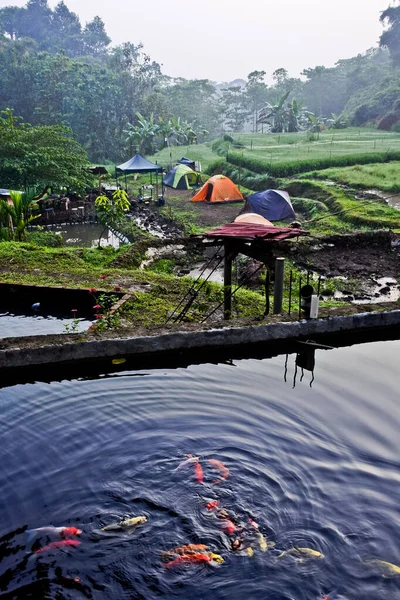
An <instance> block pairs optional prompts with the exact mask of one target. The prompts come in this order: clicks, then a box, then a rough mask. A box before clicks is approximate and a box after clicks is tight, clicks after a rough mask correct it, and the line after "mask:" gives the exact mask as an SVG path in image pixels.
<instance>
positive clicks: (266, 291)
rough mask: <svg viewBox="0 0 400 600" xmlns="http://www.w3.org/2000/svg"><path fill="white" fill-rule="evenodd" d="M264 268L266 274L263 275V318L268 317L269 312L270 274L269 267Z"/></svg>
mask: <svg viewBox="0 0 400 600" xmlns="http://www.w3.org/2000/svg"><path fill="white" fill-rule="evenodd" d="M265 266H266V267H267V272H266V274H265V313H264V317H266V316H267V315H269V311H270V305H269V286H270V274H269V266H268V265H265Z"/></svg>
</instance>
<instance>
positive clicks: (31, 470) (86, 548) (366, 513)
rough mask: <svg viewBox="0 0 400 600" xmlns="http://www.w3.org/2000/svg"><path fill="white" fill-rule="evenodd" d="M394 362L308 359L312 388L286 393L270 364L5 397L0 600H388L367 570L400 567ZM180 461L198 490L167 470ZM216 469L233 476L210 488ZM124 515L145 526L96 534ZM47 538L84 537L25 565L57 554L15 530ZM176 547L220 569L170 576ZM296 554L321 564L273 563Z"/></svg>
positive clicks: (387, 349)
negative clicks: (379, 564)
mask: <svg viewBox="0 0 400 600" xmlns="http://www.w3.org/2000/svg"><path fill="white" fill-rule="evenodd" d="M399 350H400V343H399V342H385V343H376V344H365V345H361V346H358V347H353V348H343V349H340V350H335V351H332V352H329V353H328V352H322V353H319V354H317V367H316V372H315V381H314V383H313V387H312V388H310V387H309V385H308V381H306V380H304V381H303V382H301V381H300V380H298V381H297V383H296V387H295V388H293V387H292V381H290V382H289V379H290V373H289V376H288V382H287V383H285V381H284V365H285V357H283V356H278V357H276V358H273V359H270V360H243V361H237V362H236V363H235V366H234V367H232V366H230V365H227V364H223V365H202V366H192V367H189V368H187V369H177V370H163V371H141V372H129V371H120V372H118V373H116V374H113V375H111V376H102V377H99V378H98V379H97V380H77V381H68V380H64V381H61V382H57V383H56V382H54V383H51V384H49V385H47V384H41V383H36V384H27V385H20V386H15V387H13V388H7V389H3V390H0V407H1V410H2V417H3V418H2V420H1V421H0V434H1V439H2V446H1V450H0V459H1V465H2V470H1V471H0V485H1V490H2V495H1V498H0V509H1V510H0V536H1V537H0V591H1V594H0V597H6V598H7V597H9V598H10V600H11V598H14V597H15V598H30V597H32V598H33V597H36V598H37V597H43V598H47V597H48V598H54V597H66V598H67V597H68V598H144V599H146V600H151V599H152V598H160V597H165V598H175V597H176V598H185V599H188V598H194V599H197V598H199V599H200V598H201V599H202V600H208V599H210V600H211V598H212V599H213V600H215V599H217V600H223V599H225V598H226V599H228V598H229V599H230V600H231V599H233V600H235V599H236V598H237V599H239V598H240V599H242V598H243V597H246V598H247V597H248V598H252V599H256V600H258V599H261V598H262V599H263V600H264V599H265V598H266V597H267V598H268V600H273V599H276V600H290V599H291V600H317V599H318V598H321V597H324V596H325V595H326V594H328V592H331V591H332V590H334V592H335V593H334V594H333V595H332V598H333V599H334V600H339V599H341V600H345V599H346V600H353V599H355V598H357V599H358V598H360V597H362V598H363V599H364V600H365V599H366V600H372V599H374V600H376V598H378V597H379V598H380V599H382V600H386V599H389V598H390V600H392V599H393V598H395V597H396V594H397V595H399V594H400V581H399V579H396V578H393V579H390V580H386V579H382V577H381V574H380V573H377V572H376V570H375V571H374V570H372V569H371V568H369V567H368V566H367V564H365V563H364V562H363V561H367V560H370V559H376V558H379V559H382V560H387V561H389V562H393V563H395V564H398V563H400V559H399V558H398V557H399V556H400V542H399V540H400V522H399V520H398V502H397V498H399V497H400V476H399V466H400V461H399V454H398V431H399V425H400V411H399V408H398V391H397V390H398V381H397V379H398V377H397V360H396V356H398V352H399ZM293 365H294V357H289V361H288V366H289V370H290V369H292V370H293ZM187 453H191V454H194V455H197V456H199V460H200V463H201V465H202V467H203V470H204V483H203V484H201V483H198V482H197V481H196V478H195V475H194V468H193V465H188V466H187V467H186V468H184V469H182V470H179V471H175V469H176V467H177V466H178V465H179V464H180V462H181V461H183V460H184V458H185V457H184V455H185V454H187ZM210 458H211V459H218V460H220V461H222V462H223V463H224V464H225V465H226V466H227V467H228V468H229V471H230V473H229V477H228V478H227V479H226V480H223V481H221V482H220V483H219V484H218V485H215V484H213V481H214V480H215V479H218V477H219V473H218V471H217V470H216V469H215V468H213V466H212V465H211V464H210V463H208V462H207V459H210ZM211 500H218V501H219V503H220V505H219V510H221V509H223V510H225V511H227V514H228V515H229V517H230V518H231V520H232V521H233V523H234V524H235V527H236V532H234V533H232V534H229V533H226V532H225V531H224V526H226V521H224V519H222V518H218V514H217V511H215V510H214V511H213V510H207V508H206V504H207V503H208V502H210V501H211ZM136 515H145V516H146V517H147V519H148V522H147V523H146V524H144V525H142V526H140V527H138V528H137V529H135V530H134V531H132V532H122V533H117V534H116V535H114V534H101V533H99V529H100V528H101V527H103V526H104V525H106V524H109V523H111V522H115V521H120V520H123V519H126V518H130V517H132V516H136ZM219 516H220V517H221V516H224V515H223V514H222V515H219ZM250 519H253V520H254V521H256V522H257V523H258V525H259V528H260V529H259V531H260V532H262V534H263V535H264V536H265V538H266V539H267V540H269V541H274V542H276V546H275V547H274V548H270V549H269V550H268V551H267V552H261V550H260V547H259V541H258V538H257V532H256V530H255V529H254V528H252V526H251V522H250ZM50 524H53V525H55V526H61V525H70V526H77V527H79V528H81V529H83V532H84V533H83V534H82V536H81V542H82V543H81V545H80V546H79V548H68V549H66V551H62V550H61V551H60V550H58V551H54V550H53V551H50V552H48V553H42V554H40V555H33V556H32V555H31V552H32V549H35V548H37V547H41V546H43V545H45V544H46V543H49V542H50V541H55V539H59V538H53V537H51V536H50V537H49V538H43V539H41V538H40V537H39V539H37V540H35V541H34V542H32V540H30V539H29V538H28V535H27V533H26V531H25V530H26V528H27V527H29V528H32V527H40V526H44V525H50ZM236 539H238V540H241V541H242V544H243V546H244V548H245V547H246V545H250V546H251V547H252V548H253V549H254V556H253V557H251V558H250V557H249V556H248V554H247V552H246V551H245V550H239V551H232V543H233V542H234V541H235V540H236ZM188 543H204V544H207V547H208V548H209V549H210V550H212V551H213V552H216V553H220V554H222V555H223V557H224V560H225V562H224V564H223V565H215V566H214V567H213V566H212V565H210V564H200V565H196V566H191V565H184V566H182V567H178V568H171V569H167V568H166V567H165V562H164V561H163V560H162V554H161V552H162V551H166V550H168V549H170V548H174V547H178V546H180V545H182V544H188ZM32 544H36V545H32ZM295 546H298V547H309V548H312V549H314V550H318V551H320V552H321V553H323V554H324V555H325V558H324V559H323V560H312V559H310V560H304V561H302V562H298V561H296V560H295V557H293V556H290V555H286V556H284V557H282V558H278V556H279V554H280V552H282V551H285V550H290V549H291V548H293V547H295ZM35 594H36V596H35ZM330 598H331V595H330Z"/></svg>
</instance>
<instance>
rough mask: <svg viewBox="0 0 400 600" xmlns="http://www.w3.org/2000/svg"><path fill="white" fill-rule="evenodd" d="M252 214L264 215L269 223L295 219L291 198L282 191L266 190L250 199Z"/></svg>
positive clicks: (251, 196)
mask: <svg viewBox="0 0 400 600" xmlns="http://www.w3.org/2000/svg"><path fill="white" fill-rule="evenodd" d="M248 200H249V204H250V206H249V208H250V209H251V211H252V212H254V213H257V214H258V215H262V216H263V217H264V218H265V219H268V221H284V220H286V219H295V218H296V215H295V213H294V210H293V206H292V203H291V202H290V196H289V194H288V193H287V192H282V191H280V190H265V191H264V192H258V193H257V194H251V195H250V196H249V197H248Z"/></svg>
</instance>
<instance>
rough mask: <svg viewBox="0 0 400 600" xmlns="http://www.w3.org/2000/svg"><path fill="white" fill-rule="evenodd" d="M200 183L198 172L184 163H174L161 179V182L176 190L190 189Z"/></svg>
mask: <svg viewBox="0 0 400 600" xmlns="http://www.w3.org/2000/svg"><path fill="white" fill-rule="evenodd" d="M200 183H201V179H200V175H199V173H196V172H195V171H193V169H190V168H189V167H187V166H186V165H176V167H174V168H173V169H171V170H170V171H169V172H168V173H167V174H166V176H165V177H164V179H163V184H164V185H167V186H168V187H172V188H175V189H176V190H190V189H192V188H193V187H197V186H199V185H200Z"/></svg>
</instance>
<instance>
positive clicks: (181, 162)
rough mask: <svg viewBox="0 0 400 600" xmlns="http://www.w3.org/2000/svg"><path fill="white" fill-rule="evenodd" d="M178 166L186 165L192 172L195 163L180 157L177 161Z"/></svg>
mask: <svg viewBox="0 0 400 600" xmlns="http://www.w3.org/2000/svg"><path fill="white" fill-rule="evenodd" d="M178 165H186V166H187V167H190V168H191V169H193V171H194V170H195V161H194V160H190V158H185V156H182V158H181V160H178Z"/></svg>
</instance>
